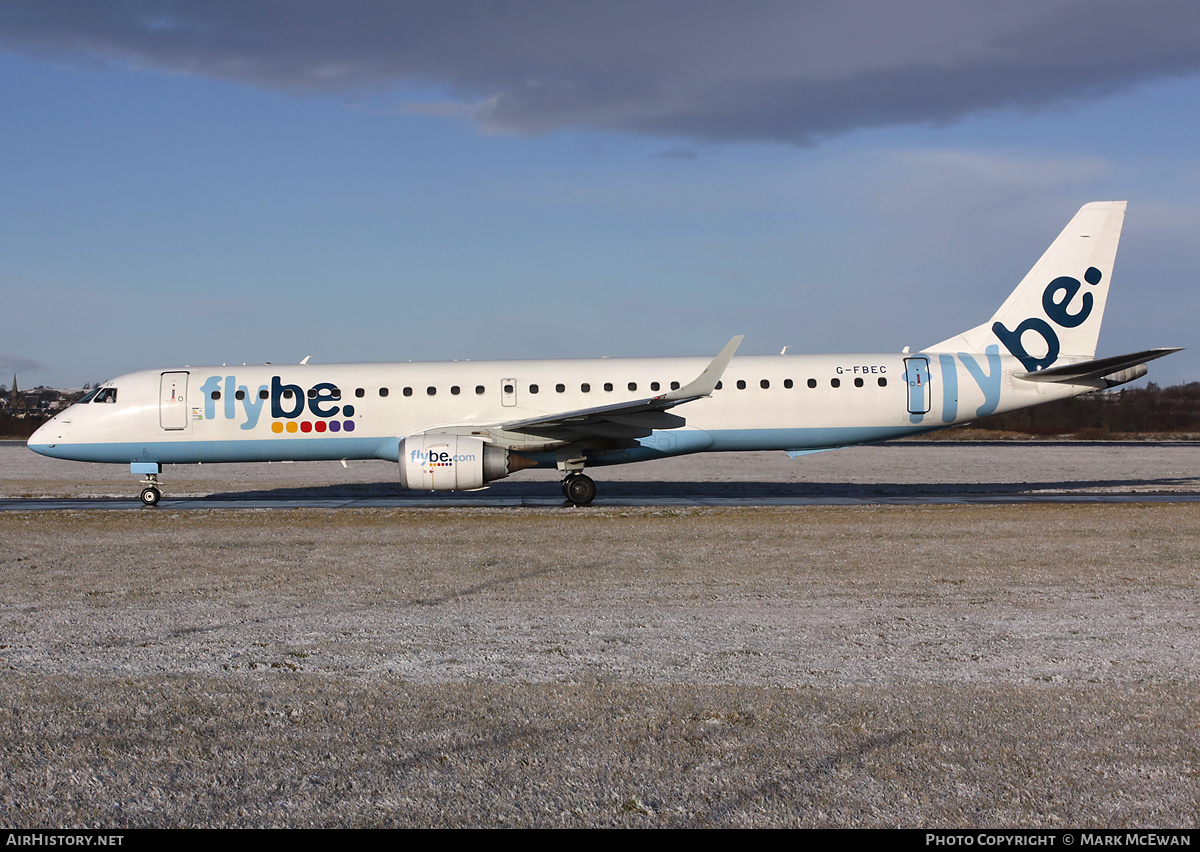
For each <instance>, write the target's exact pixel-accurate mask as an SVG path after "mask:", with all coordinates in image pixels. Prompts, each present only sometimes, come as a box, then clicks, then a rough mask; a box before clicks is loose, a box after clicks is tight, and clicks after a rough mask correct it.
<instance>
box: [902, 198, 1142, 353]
mask: <svg viewBox="0 0 1200 852" xmlns="http://www.w3.org/2000/svg"><path fill="white" fill-rule="evenodd" d="M1124 221H1125V202H1124V201H1094V202H1092V203H1091V204H1086V205H1084V206H1083V207H1082V208H1081V209H1080V211H1079V212H1078V213H1076V214H1075V217H1074V218H1073V219H1071V221H1070V223H1069V224H1068V225H1067V227H1066V228H1064V229H1063V231H1062V233H1061V234H1059V235H1058V238H1057V239H1056V240H1055V241H1054V242H1053V243H1051V245H1050V248H1048V249H1046V253H1045V254H1043V255H1042V257H1041V259H1040V260H1039V261H1038V262H1037V263H1036V264H1034V266H1033V268H1032V269H1031V270H1029V273H1028V274H1027V275H1026V276H1025V277H1024V278H1023V279H1022V280H1021V283H1020V284H1018V285H1017V288H1016V289H1015V290H1013V291H1012V293H1011V294H1010V295H1009V297H1008V298H1007V299H1006V300H1005V302H1004V304H1003V305H1001V306H1000V310H998V311H996V314H995V315H994V316H993V317H992V318H991V319H990V320H988V321H987V322H986V323H984V324H983V325H979V326H976V327H975V328H973V329H971V330H970V331H965V332H963V333H962V334H959V335H956V336H954V337H952V338H950V339H949V340H944V341H942V342H941V343H938V344H936V345H934V346H930V347H929V348H928V349H926V350H925V351H927V352H974V353H980V354H982V353H984V352H986V351H987V349H989V348H990V347H997V351H1007V352H1009V353H1010V354H1012V355H1013V356H1015V357H1016V358H1017V359H1019V360H1020V361H1021V363H1022V364H1023V365H1024V366H1025V369H1026V370H1028V371H1029V372H1031V373H1032V372H1036V371H1038V370H1044V369H1046V368H1048V367H1052V366H1054V365H1055V364H1056V363H1058V364H1062V363H1069V362H1070V361H1071V360H1075V359H1083V358H1092V357H1093V356H1094V355H1095V354H1096V341H1097V340H1098V338H1099V336H1100V322H1101V320H1102V319H1103V317H1104V305H1105V302H1106V301H1107V299H1108V284H1109V281H1110V279H1111V278H1112V271H1113V264H1114V262H1115V260H1116V256H1117V242H1118V241H1119V239H1120V237H1121V226H1122V225H1123V224H1124ZM1060 359H1061V360H1060Z"/></svg>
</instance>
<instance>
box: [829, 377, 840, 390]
mask: <svg viewBox="0 0 1200 852" xmlns="http://www.w3.org/2000/svg"><path fill="white" fill-rule="evenodd" d="M829 386H830V387H831V388H840V387H841V386H842V380H841V379H830V380H829Z"/></svg>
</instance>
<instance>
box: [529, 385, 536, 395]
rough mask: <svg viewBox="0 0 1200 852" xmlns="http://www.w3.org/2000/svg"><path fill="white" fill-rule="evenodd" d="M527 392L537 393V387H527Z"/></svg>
mask: <svg viewBox="0 0 1200 852" xmlns="http://www.w3.org/2000/svg"><path fill="white" fill-rule="evenodd" d="M529 392H530V393H537V392H538V386H537V385H530V386H529Z"/></svg>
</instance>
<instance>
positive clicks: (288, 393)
mask: <svg viewBox="0 0 1200 852" xmlns="http://www.w3.org/2000/svg"><path fill="white" fill-rule="evenodd" d="M212 398H213V399H220V398H221V392H220V391H213V392H212ZM283 398H284V399H291V398H292V392H291V391H284V392H283Z"/></svg>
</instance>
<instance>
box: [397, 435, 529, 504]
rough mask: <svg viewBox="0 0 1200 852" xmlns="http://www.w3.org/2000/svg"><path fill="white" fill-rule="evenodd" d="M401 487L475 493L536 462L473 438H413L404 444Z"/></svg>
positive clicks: (400, 459)
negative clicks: (476, 490) (475, 490)
mask: <svg viewBox="0 0 1200 852" xmlns="http://www.w3.org/2000/svg"><path fill="white" fill-rule="evenodd" d="M397 461H398V462H400V484H401V485H402V486H404V487H405V488H409V489H412V490H414V491H472V490H474V489H477V488H483V487H484V485H485V484H486V483H488V482H491V481H492V480H494V479H503V478H504V477H506V476H508V475H509V474H510V473H512V472H513V471H517V470H521V469H523V468H526V467H533V465H534V462H532V461H530V460H529V459H527V458H525V457H523V456H517V455H512V454H510V453H509V452H508V450H506V449H504V448H503V447H497V446H495V445H494V444H489V443H487V442H485V441H484V440H482V439H481V438H473V437H471V436H469V435H426V434H422V435H410V436H409V437H407V438H404V439H403V440H401V441H400V451H399V457H398V458H397Z"/></svg>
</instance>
